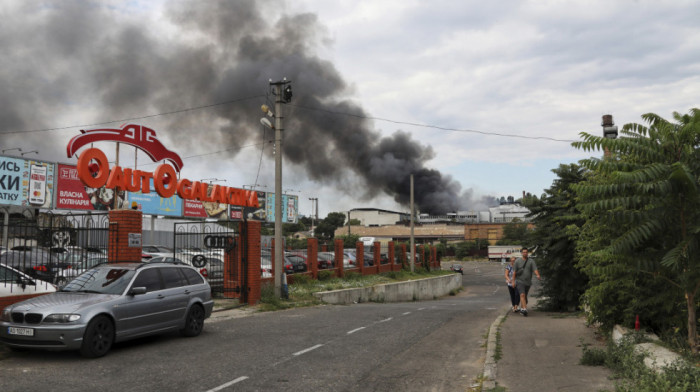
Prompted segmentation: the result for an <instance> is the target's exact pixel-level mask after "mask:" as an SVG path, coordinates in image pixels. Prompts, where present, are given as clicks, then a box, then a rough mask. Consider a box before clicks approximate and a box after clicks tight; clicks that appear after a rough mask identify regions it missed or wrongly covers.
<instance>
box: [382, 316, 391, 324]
mask: <svg viewBox="0 0 700 392" xmlns="http://www.w3.org/2000/svg"><path fill="white" fill-rule="evenodd" d="M391 319H393V317H389V318H388V319H384V320H379V322H380V323H385V322H387V321H391Z"/></svg>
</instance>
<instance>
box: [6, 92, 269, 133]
mask: <svg viewBox="0 0 700 392" xmlns="http://www.w3.org/2000/svg"><path fill="white" fill-rule="evenodd" d="M261 97H265V95H254V96H251V97H244V98H238V99H232V100H230V101H224V102H217V103H212V104H209V105H203V106H195V107H190V108H185V109H178V110H173V111H170V112H161V113H155V114H148V115H144V116H139V117H130V118H124V119H120V120H111V121H102V122H98V123H93V124H82V125H70V126H65V127H56V128H44V129H32V130H29V131H8V132H0V134H3V135H5V134H12V133H34V132H48V131H60V130H63V129H71V128H86V127H94V126H96V125H105V124H112V123H118V122H126V121H133V120H143V119H146V118H153V117H159V116H166V115H170V114H178V113H185V112H190V111H193V110H200V109H208V108H212V107H216V106H222V105H228V104H231V103H235V102H241V101H247V100H249V99H255V98H261Z"/></svg>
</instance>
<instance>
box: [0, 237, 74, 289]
mask: <svg viewBox="0 0 700 392" xmlns="http://www.w3.org/2000/svg"><path fill="white" fill-rule="evenodd" d="M0 264H5V265H6V266H10V267H12V268H14V269H17V270H19V271H22V272H24V273H25V274H27V275H29V276H31V277H33V278H36V279H40V280H44V281H47V282H51V283H53V282H54V280H55V277H56V275H57V273H58V272H59V271H60V270H62V269H64V268H67V267H68V266H69V264H67V263H62V262H61V261H60V260H59V258H58V257H57V256H56V254H55V253H52V252H50V251H48V250H46V249H44V248H38V247H28V246H16V247H13V248H12V249H11V250H9V251H7V252H5V253H3V254H2V255H0Z"/></svg>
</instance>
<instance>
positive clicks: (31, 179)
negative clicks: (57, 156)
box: [0, 157, 54, 208]
mask: <svg viewBox="0 0 700 392" xmlns="http://www.w3.org/2000/svg"><path fill="white" fill-rule="evenodd" d="M53 186H54V164H53V163H48V162H39V161H31V160H25V159H21V158H10V157H0V204H9V205H13V206H24V207H31V206H33V207H41V208H51V207H52V206H53Z"/></svg>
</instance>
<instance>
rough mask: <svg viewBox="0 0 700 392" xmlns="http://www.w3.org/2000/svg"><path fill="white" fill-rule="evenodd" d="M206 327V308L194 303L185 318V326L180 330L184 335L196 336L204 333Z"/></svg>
mask: <svg viewBox="0 0 700 392" xmlns="http://www.w3.org/2000/svg"><path fill="white" fill-rule="evenodd" d="M202 329H204V309H203V308H202V307H201V306H199V305H192V307H191V308H190V310H189V312H187V317H186V318H185V328H183V329H181V330H180V333H181V334H182V335H183V336H187V337H194V336H197V335H199V334H200V333H202Z"/></svg>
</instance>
